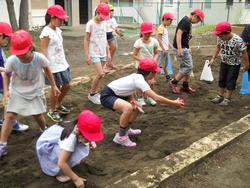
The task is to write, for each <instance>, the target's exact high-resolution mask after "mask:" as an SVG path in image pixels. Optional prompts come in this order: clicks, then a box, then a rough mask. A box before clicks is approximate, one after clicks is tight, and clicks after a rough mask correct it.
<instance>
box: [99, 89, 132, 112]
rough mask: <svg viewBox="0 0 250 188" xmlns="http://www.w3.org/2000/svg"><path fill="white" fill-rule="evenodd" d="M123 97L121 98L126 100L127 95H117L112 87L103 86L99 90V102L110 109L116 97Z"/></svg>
mask: <svg viewBox="0 0 250 188" xmlns="http://www.w3.org/2000/svg"><path fill="white" fill-rule="evenodd" d="M118 98H120V99H123V100H125V101H126V100H128V98H129V97H121V96H117V95H116V94H115V93H114V91H113V90H112V89H110V88H109V87H108V86H105V87H104V88H103V90H102V91H101V104H102V105H103V106H104V107H106V108H109V109H111V110H114V108H113V106H114V103H115V101H116V99H118Z"/></svg>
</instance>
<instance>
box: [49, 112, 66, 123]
mask: <svg viewBox="0 0 250 188" xmlns="http://www.w3.org/2000/svg"><path fill="white" fill-rule="evenodd" d="M47 116H48V117H49V118H50V119H51V120H52V121H54V122H56V123H59V122H61V121H63V120H55V119H54V118H53V117H52V116H51V115H49V113H47Z"/></svg>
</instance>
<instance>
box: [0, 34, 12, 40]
mask: <svg viewBox="0 0 250 188" xmlns="http://www.w3.org/2000/svg"><path fill="white" fill-rule="evenodd" d="M1 35H2V38H3V39H5V38H7V37H10V36H8V35H5V34H4V33H3V34H1Z"/></svg>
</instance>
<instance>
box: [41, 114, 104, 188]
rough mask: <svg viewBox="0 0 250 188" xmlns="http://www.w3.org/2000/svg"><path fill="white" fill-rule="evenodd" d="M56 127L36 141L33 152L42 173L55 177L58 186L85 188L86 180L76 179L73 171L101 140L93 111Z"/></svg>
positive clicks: (99, 127) (99, 126)
mask: <svg viewBox="0 0 250 188" xmlns="http://www.w3.org/2000/svg"><path fill="white" fill-rule="evenodd" d="M63 126H64V127H65V128H63V127H62V126H60V125H58V124H55V125H53V126H51V127H50V128H48V129H47V130H46V131H44V133H43V134H42V135H41V136H40V137H39V139H38V140H37V143H36V151H37V156H38V160H39V163H40V166H41V169H42V171H43V172H44V173H45V174H47V175H49V176H55V177H56V179H57V180H58V181H60V182H67V181H70V180H72V181H73V182H74V184H75V186H76V187H82V188H83V187H84V182H85V181H86V179H84V178H81V177H79V176H78V175H77V174H76V173H75V172H74V171H73V170H72V167H74V166H76V165H79V163H80V162H81V161H82V160H83V159H84V158H86V157H87V156H88V155H89V149H90V148H93V149H95V148H96V144H95V142H96V141H101V140H103V137H104V136H103V133H102V130H101V119H100V118H99V117H98V116H97V115H96V114H94V113H93V112H92V111H89V110H85V111H82V112H81V113H80V114H79V116H78V119H77V120H75V121H73V122H69V123H64V124H63Z"/></svg>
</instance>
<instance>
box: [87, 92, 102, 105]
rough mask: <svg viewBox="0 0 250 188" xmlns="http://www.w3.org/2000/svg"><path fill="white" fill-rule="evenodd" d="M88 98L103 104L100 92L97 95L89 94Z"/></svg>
mask: <svg viewBox="0 0 250 188" xmlns="http://www.w3.org/2000/svg"><path fill="white" fill-rule="evenodd" d="M88 99H89V100H90V101H91V102H93V103H94V104H101V100H100V94H99V93H96V94H95V95H93V96H91V95H90V94H88Z"/></svg>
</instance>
